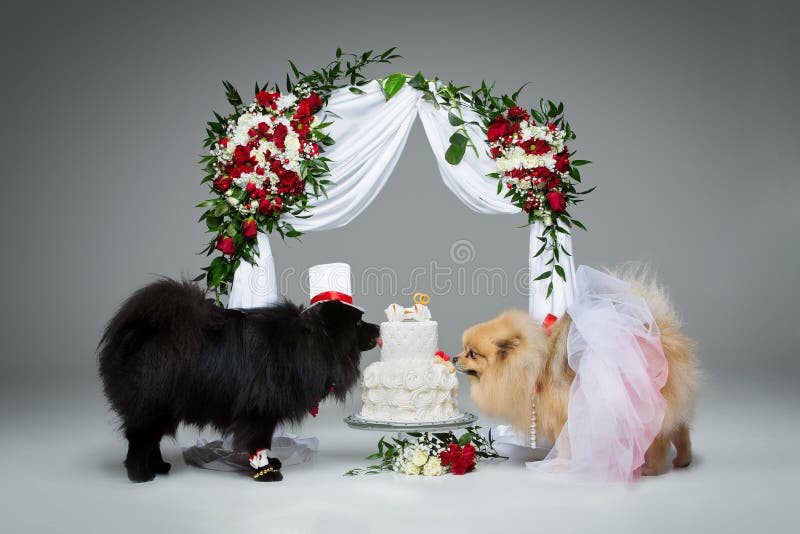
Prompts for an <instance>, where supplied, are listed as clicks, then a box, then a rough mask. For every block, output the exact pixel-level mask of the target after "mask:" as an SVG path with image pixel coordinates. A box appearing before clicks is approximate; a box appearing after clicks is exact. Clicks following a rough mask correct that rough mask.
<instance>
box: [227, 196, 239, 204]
mask: <svg viewBox="0 0 800 534" xmlns="http://www.w3.org/2000/svg"><path fill="white" fill-rule="evenodd" d="M226 200H227V201H228V204H230V205H231V206H236V205H237V204H238V203H239V199H238V198H236V197H228V198H227V199H226Z"/></svg>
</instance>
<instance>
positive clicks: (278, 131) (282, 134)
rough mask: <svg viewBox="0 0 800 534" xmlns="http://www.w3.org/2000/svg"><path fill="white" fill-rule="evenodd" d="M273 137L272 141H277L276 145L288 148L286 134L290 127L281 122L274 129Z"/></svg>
mask: <svg viewBox="0 0 800 534" xmlns="http://www.w3.org/2000/svg"><path fill="white" fill-rule="evenodd" d="M272 133H273V136H274V137H273V139H272V142H273V143H275V146H276V147H278V148H280V149H281V150H283V149H284V148H286V134H288V133H289V129H288V128H287V127H286V125H285V124H279V125H277V126H276V127H275V129H274V130H273V132H272Z"/></svg>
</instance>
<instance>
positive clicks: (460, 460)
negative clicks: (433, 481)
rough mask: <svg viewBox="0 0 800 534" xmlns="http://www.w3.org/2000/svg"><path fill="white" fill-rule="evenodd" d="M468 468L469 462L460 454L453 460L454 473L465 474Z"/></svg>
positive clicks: (451, 470)
mask: <svg viewBox="0 0 800 534" xmlns="http://www.w3.org/2000/svg"><path fill="white" fill-rule="evenodd" d="M468 470H469V462H468V461H467V460H466V459H465V458H464V457H463V456H459V457H457V458H456V459H455V460H453V464H452V465H451V466H450V472H451V473H453V474H454V475H463V474H464V473H466V472H467V471H468Z"/></svg>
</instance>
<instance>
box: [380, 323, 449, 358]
mask: <svg viewBox="0 0 800 534" xmlns="http://www.w3.org/2000/svg"><path fill="white" fill-rule="evenodd" d="M438 326H439V325H438V323H437V322H436V321H422V322H417V321H404V322H401V321H387V322H383V323H381V338H383V348H381V360H382V361H384V362H396V361H402V360H425V361H426V362H430V360H431V358H433V355H434V354H435V353H436V349H437V347H438V346H439V328H438Z"/></svg>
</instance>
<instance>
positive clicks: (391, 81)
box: [383, 74, 406, 100]
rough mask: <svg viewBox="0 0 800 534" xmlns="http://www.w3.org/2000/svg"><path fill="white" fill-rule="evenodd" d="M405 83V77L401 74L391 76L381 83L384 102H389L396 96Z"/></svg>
mask: <svg viewBox="0 0 800 534" xmlns="http://www.w3.org/2000/svg"><path fill="white" fill-rule="evenodd" d="M405 83H406V77H405V75H403V74H392V75H391V76H389V77H388V78H386V80H385V81H384V82H383V92H384V94H386V100H389V99H390V98H392V97H393V96H394V95H396V94H397V93H398V92H399V91H400V89H402V88H403V85H405Z"/></svg>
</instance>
